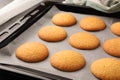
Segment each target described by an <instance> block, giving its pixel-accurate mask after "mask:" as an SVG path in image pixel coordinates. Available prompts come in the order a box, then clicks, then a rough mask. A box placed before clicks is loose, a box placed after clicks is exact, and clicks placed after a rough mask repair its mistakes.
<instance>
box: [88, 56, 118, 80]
mask: <svg viewBox="0 0 120 80" xmlns="http://www.w3.org/2000/svg"><path fill="white" fill-rule="evenodd" d="M90 69H91V72H92V73H93V74H94V75H95V76H96V77H97V78H99V79H100V80H120V60H118V59H114V58H103V59H99V60H96V61H94V62H93V63H92V65H91V67H90Z"/></svg>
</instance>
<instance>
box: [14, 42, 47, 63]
mask: <svg viewBox="0 0 120 80" xmlns="http://www.w3.org/2000/svg"><path fill="white" fill-rule="evenodd" d="M16 57H17V58H18V59H20V60H22V61H25V62H38V61H42V60H44V59H46V58H47V57H48V49H47V47H46V46H45V45H44V44H42V43H39V42H27V43H24V44H22V45H21V46H19V47H18V48H17V49H16Z"/></svg>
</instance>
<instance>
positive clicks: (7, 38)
mask: <svg viewBox="0 0 120 80" xmlns="http://www.w3.org/2000/svg"><path fill="white" fill-rule="evenodd" d="M53 5H55V6H56V7H57V8H58V9H60V10H62V11H70V12H75V13H82V14H93V15H99V16H106V17H114V18H120V12H117V13H104V12H100V11H97V10H95V9H92V8H90V7H86V6H76V5H66V4H62V3H58V2H53V1H52V2H51V1H46V2H42V3H41V4H40V6H38V7H37V8H35V9H34V10H32V11H30V12H29V13H27V14H26V15H24V16H23V17H20V18H19V19H18V20H17V21H15V22H14V23H13V24H11V25H10V26H7V29H5V30H3V31H1V32H0V48H3V47H5V46H6V45H7V44H9V43H10V42H11V41H13V40H14V39H15V38H16V37H17V36H19V35H20V34H21V33H22V32H23V31H25V30H26V29H27V28H29V27H30V26H31V25H32V24H34V23H35V22H36V21H37V20H38V19H40V18H41V17H42V16H43V15H44V14H45V13H46V12H47V11H49V9H50V8H51V7H52V6H53Z"/></svg>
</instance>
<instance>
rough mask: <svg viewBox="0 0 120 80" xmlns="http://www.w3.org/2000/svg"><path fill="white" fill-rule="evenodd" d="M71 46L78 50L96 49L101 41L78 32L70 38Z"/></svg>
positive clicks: (90, 35)
mask: <svg viewBox="0 0 120 80" xmlns="http://www.w3.org/2000/svg"><path fill="white" fill-rule="evenodd" d="M68 41H69V44H70V45H71V46H73V47H75V48H78V49H86V50H89V49H95V48H97V47H98V46H99V44H100V41H99V39H98V38H97V37H96V36H95V35H93V34H91V33H87V32H77V33H74V34H72V35H71V36H70V38H69V40H68Z"/></svg>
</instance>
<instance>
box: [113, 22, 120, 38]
mask: <svg viewBox="0 0 120 80" xmlns="http://www.w3.org/2000/svg"><path fill="white" fill-rule="evenodd" d="M111 31H112V33H114V34H116V35H118V36H120V22H116V23H114V24H112V26H111Z"/></svg>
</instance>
